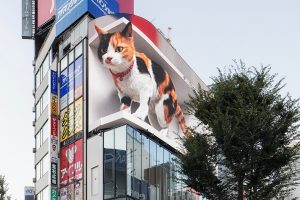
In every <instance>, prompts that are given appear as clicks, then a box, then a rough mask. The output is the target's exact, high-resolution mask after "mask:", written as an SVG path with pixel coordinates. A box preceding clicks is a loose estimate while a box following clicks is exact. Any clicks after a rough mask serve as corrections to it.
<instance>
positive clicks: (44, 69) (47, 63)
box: [42, 53, 50, 80]
mask: <svg viewBox="0 0 300 200" xmlns="http://www.w3.org/2000/svg"><path fill="white" fill-rule="evenodd" d="M49 68H50V58H49V53H48V54H47V56H46V58H45V60H44V62H43V64H42V72H43V75H42V80H43V78H44V77H45V76H46V74H47V72H48V70H49Z"/></svg>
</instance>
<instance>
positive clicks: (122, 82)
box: [95, 22, 189, 135]
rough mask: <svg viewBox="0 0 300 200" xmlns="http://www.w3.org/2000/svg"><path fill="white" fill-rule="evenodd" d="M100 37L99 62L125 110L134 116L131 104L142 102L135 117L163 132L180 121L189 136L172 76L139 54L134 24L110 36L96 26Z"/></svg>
mask: <svg viewBox="0 0 300 200" xmlns="http://www.w3.org/2000/svg"><path fill="white" fill-rule="evenodd" d="M95 29H96V31H97V33H98V35H99V39H100V45H99V48H98V56H99V59H100V61H101V62H102V63H104V65H105V66H106V67H107V68H108V69H109V71H110V73H111V75H112V78H113V81H114V83H115V86H116V88H117V90H118V95H119V98H120V101H121V110H127V111H129V112H130V106H131V102H132V101H134V102H139V104H140V105H139V107H138V109H137V110H136V112H135V113H133V115H135V116H136V117H138V118H140V119H142V120H145V118H146V117H147V115H148V119H149V122H150V124H151V125H153V123H154V121H156V122H158V124H159V126H160V127H161V128H162V129H165V128H168V125H169V124H170V123H171V121H172V120H173V118H174V116H175V117H176V118H177V120H178V123H179V125H180V128H181V130H182V132H183V133H184V134H185V135H189V131H188V129H187V126H186V123H185V118H184V115H183V113H182V110H181V108H180V106H179V104H178V102H177V95H176V91H175V88H174V85H173V83H172V81H171V79H170V76H169V74H168V73H167V72H166V71H165V70H164V69H163V68H162V67H161V66H159V65H157V64H156V63H155V62H152V61H151V60H150V59H149V58H148V57H147V56H146V55H145V54H143V53H140V52H137V51H135V46H134V40H133V37H132V24H131V22H129V23H128V24H127V25H126V27H125V28H124V29H123V31H122V32H115V33H108V32H107V31H105V30H104V29H102V28H100V27H99V26H95Z"/></svg>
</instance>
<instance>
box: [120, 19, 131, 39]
mask: <svg viewBox="0 0 300 200" xmlns="http://www.w3.org/2000/svg"><path fill="white" fill-rule="evenodd" d="M121 35H122V36H124V37H132V24H131V22H129V23H128V24H127V25H126V26H125V28H124V29H123V31H122V32H121Z"/></svg>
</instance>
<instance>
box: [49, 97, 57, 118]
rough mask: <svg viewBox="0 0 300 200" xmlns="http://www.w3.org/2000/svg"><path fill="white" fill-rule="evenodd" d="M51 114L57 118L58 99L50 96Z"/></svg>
mask: <svg viewBox="0 0 300 200" xmlns="http://www.w3.org/2000/svg"><path fill="white" fill-rule="evenodd" d="M51 114H52V115H55V116H58V98H57V96H51Z"/></svg>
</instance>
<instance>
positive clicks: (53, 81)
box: [50, 70, 57, 95]
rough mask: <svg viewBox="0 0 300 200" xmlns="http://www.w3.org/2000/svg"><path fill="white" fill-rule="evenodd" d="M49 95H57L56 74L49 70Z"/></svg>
mask: <svg viewBox="0 0 300 200" xmlns="http://www.w3.org/2000/svg"><path fill="white" fill-rule="evenodd" d="M50 78H51V91H50V92H51V93H52V94H55V95H57V72H56V71H53V70H51V77H50Z"/></svg>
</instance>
